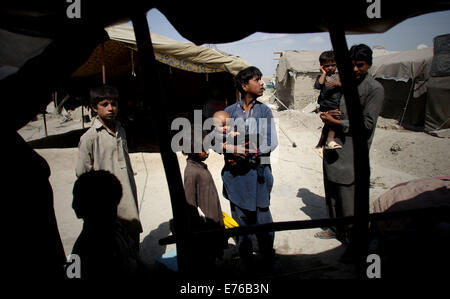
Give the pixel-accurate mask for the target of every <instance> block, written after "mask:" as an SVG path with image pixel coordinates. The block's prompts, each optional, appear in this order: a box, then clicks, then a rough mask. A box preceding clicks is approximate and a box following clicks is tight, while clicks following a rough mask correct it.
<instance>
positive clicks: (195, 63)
mask: <svg viewBox="0 0 450 299" xmlns="http://www.w3.org/2000/svg"><path fill="white" fill-rule="evenodd" d="M105 30H106V32H107V33H108V35H109V38H110V39H109V40H107V41H105V42H104V43H103V44H100V45H99V46H97V48H96V49H95V50H94V51H93V52H92V54H91V55H90V57H89V59H88V60H87V61H86V62H85V63H84V64H83V65H81V66H80V67H79V68H78V69H77V70H76V71H75V72H74V73H73V74H72V80H71V84H70V86H69V87H68V90H69V92H70V93H71V94H77V95H78V96H80V97H84V98H85V99H87V98H88V94H87V92H88V89H89V88H90V87H92V86H95V85H99V84H101V83H102V80H103V79H102V65H103V64H104V66H105V79H106V83H107V84H112V85H114V86H117V87H118V89H119V92H120V93H121V99H120V103H119V105H120V109H119V111H121V112H122V116H124V117H123V118H121V122H122V123H124V124H125V127H126V128H127V125H128V128H130V130H129V131H127V134H128V136H129V142H130V150H131V151H134V150H139V151H148V150H151V151H154V150H157V149H154V148H153V149H149V148H148V146H147V145H148V143H153V144H154V143H155V142H154V140H156V139H157V138H156V137H155V138H154V140H153V141H149V140H147V141H144V140H142V136H143V135H146V136H148V134H145V133H144V132H140V130H139V127H140V125H139V122H140V121H143V119H145V118H148V113H142V111H141V109H140V108H139V107H140V104H139V102H140V99H139V96H138V95H137V94H136V90H138V87H137V84H138V83H137V80H136V77H137V76H138V75H139V72H140V71H141V69H140V62H139V55H138V53H137V48H136V40H135V36H134V31H133V27H132V26H130V25H128V24H121V25H116V26H111V27H107V28H106V29H105ZM151 39H152V44H153V49H154V54H155V58H156V61H157V63H156V65H157V68H158V72H159V74H160V76H161V78H162V84H163V89H164V92H165V94H166V97H167V101H168V102H169V105H170V108H171V109H170V110H169V111H168V115H169V121H171V120H172V119H174V118H176V117H186V118H188V119H189V120H190V121H193V120H194V109H195V110H201V111H202V117H203V118H208V117H211V116H212V114H213V113H214V112H215V111H217V110H223V109H224V108H225V107H226V106H228V105H230V104H231V103H234V102H235V101H236V96H237V93H236V88H235V85H234V80H233V77H234V75H236V74H237V73H238V72H239V71H240V70H241V69H243V68H246V67H248V66H250V64H248V63H247V62H246V61H245V60H243V59H242V58H240V57H236V56H232V55H229V54H227V53H225V52H222V51H218V50H215V49H211V48H208V47H204V46H197V45H194V44H193V43H189V42H178V41H175V40H172V39H170V38H167V37H164V36H161V35H158V34H155V33H151ZM85 103H86V100H85ZM85 105H86V104H85ZM125 116H126V117H125ZM131 128H132V129H131ZM154 135H156V134H154Z"/></svg>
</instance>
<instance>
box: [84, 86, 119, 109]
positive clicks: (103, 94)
mask: <svg viewBox="0 0 450 299" xmlns="http://www.w3.org/2000/svg"><path fill="white" fill-rule="evenodd" d="M90 96H91V106H93V107H95V106H97V104H98V103H99V102H101V101H103V100H104V99H117V98H119V91H118V90H117V88H115V87H114V86H110V85H101V86H98V87H94V88H92V89H91V93H90Z"/></svg>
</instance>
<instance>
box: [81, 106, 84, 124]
mask: <svg viewBox="0 0 450 299" xmlns="http://www.w3.org/2000/svg"><path fill="white" fill-rule="evenodd" d="M81 127H82V128H83V129H84V106H83V103H82V104H81Z"/></svg>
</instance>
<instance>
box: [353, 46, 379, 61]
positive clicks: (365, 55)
mask: <svg viewBox="0 0 450 299" xmlns="http://www.w3.org/2000/svg"><path fill="white" fill-rule="evenodd" d="M349 52H350V59H351V60H362V61H365V62H366V63H367V64H368V65H372V53H373V52H372V49H370V47H369V46H367V45H365V44H359V45H353V46H352V47H351V48H350V50H349Z"/></svg>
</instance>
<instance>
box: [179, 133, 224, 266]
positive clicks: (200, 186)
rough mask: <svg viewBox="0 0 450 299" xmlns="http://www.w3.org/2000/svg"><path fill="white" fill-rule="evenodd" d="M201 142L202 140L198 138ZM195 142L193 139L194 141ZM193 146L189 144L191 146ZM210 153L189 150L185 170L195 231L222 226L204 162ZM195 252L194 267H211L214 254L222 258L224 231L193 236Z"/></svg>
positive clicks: (209, 176)
mask: <svg viewBox="0 0 450 299" xmlns="http://www.w3.org/2000/svg"><path fill="white" fill-rule="evenodd" d="M198 142H202V140H198ZM193 143H194V142H192V144H193ZM193 148H194V147H193V146H192V149H193ZM208 156H209V154H208V153H207V152H206V151H204V150H202V151H201V152H200V153H194V152H191V153H189V154H188V157H187V160H186V162H187V164H186V168H185V170H184V192H185V195H186V200H187V203H188V204H189V206H191V207H194V209H195V210H196V212H197V213H198V215H193V217H191V219H190V222H191V227H192V230H194V231H201V230H211V229H223V228H224V224H223V216H222V209H221V206H220V201H219V195H218V193H217V189H216V186H215V184H214V180H213V178H212V176H211V173H210V172H209V170H208V166H207V165H206V164H205V163H203V161H204V160H206V159H207V158H208ZM194 241H195V242H197V243H198V246H196V247H195V248H196V251H197V252H196V253H195V254H196V255H197V257H198V258H197V261H196V262H197V263H198V264H197V271H198V272H199V273H202V272H203V274H207V272H204V271H209V270H212V269H214V266H215V260H216V258H221V257H222V255H223V249H224V247H225V239H224V237H223V235H220V234H218V235H211V236H210V237H205V236H203V237H200V238H195V239H194Z"/></svg>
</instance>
